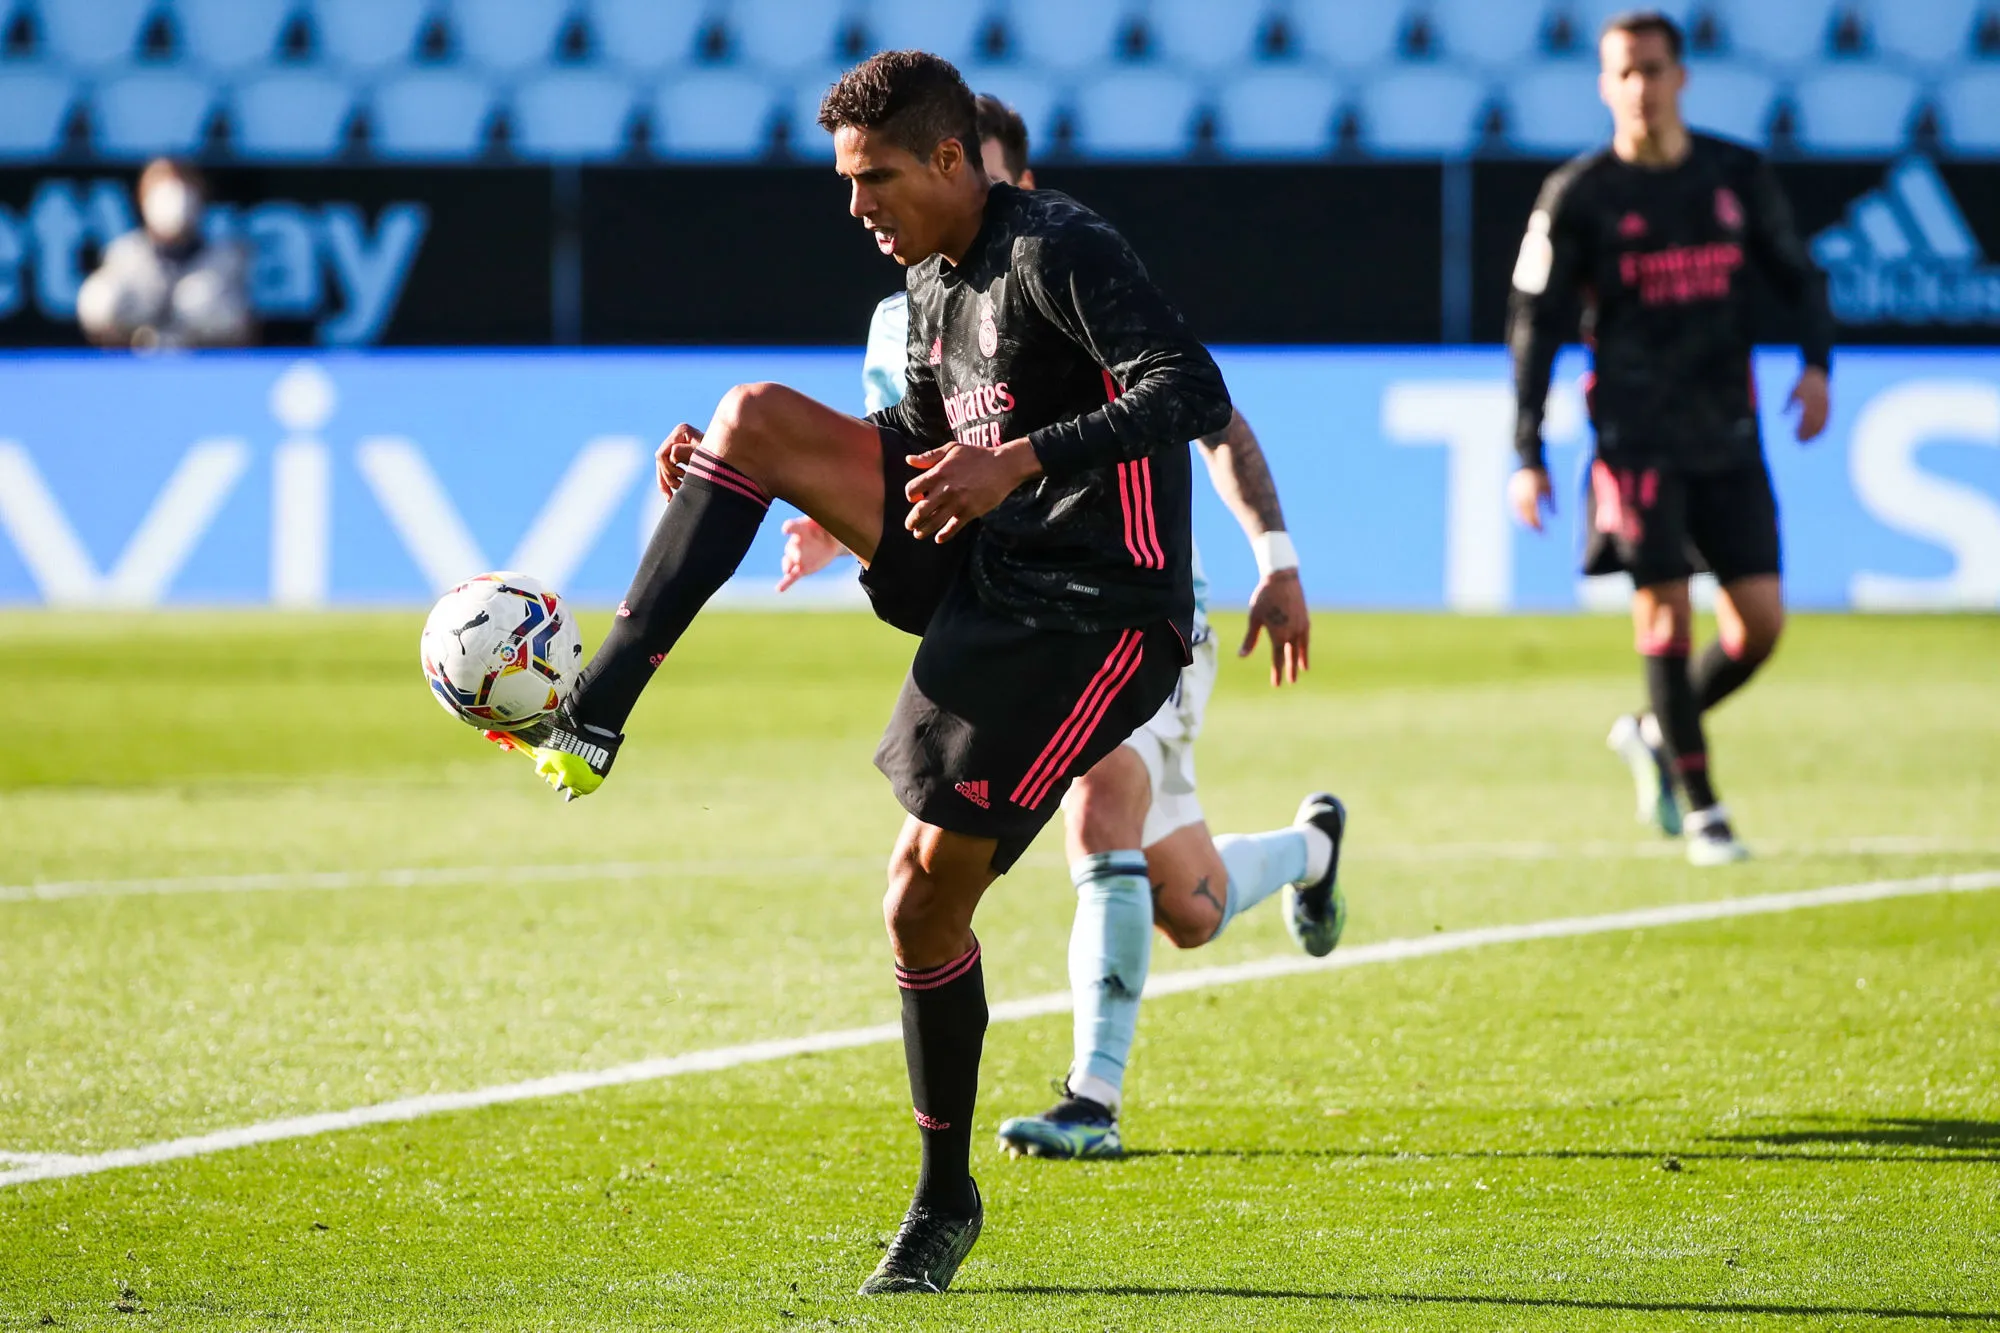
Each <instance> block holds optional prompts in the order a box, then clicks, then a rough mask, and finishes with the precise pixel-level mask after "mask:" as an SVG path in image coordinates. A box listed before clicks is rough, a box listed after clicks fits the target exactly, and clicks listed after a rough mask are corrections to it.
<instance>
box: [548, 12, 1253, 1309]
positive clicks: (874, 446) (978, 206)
mask: <svg viewBox="0 0 2000 1333" xmlns="http://www.w3.org/2000/svg"><path fill="white" fill-rule="evenodd" d="M820 124H821V125H823V126H824V127H825V128H826V129H828V130H829V131H831V132H832V133H833V136H834V153H835V168H836V170H838V171H839V173H840V175H841V176H842V177H844V178H845V179H846V180H847V181H848V182H849V183H850V185H851V187H852V197H851V201H850V204H849V210H848V211H849V212H850V213H852V214H853V215H854V216H855V217H856V218H858V219H859V220H860V221H861V223H862V225H863V226H865V227H866V228H868V230H869V231H871V232H872V233H873V234H874V237H875V241H876V244H877V245H878V246H879V247H880V249H881V250H882V251H883V252H884V253H885V254H888V255H891V256H893V257H894V258H895V259H896V260H897V261H898V262H900V263H902V264H904V265H905V266H906V267H907V268H908V271H909V272H908V289H909V298H910V299H909V306H910V340H909V346H910V358H909V369H908V391H907V393H906V395H905V396H904V398H903V400H902V401H901V402H900V403H898V404H897V405H896V406H895V407H892V408H889V409H887V410H885V411H882V412H878V413H876V414H874V415H873V416H872V417H869V418H868V419H866V420H860V419H856V418H854V417H850V416H847V415H845V414H844V413H840V412H836V411H834V410H833V409H832V408H829V407H825V406H822V405H821V404H819V403H816V402H813V401H811V400H810V399H807V398H805V397H803V396H802V395H800V394H798V393H795V392H793V391H791V390H789V389H785V388H781V387H779V386H777V385H773V384H759V385H746V386H740V387H738V388H735V389H732V390H731V391H730V392H729V393H728V394H727V395H726V396H725V397H724V398H723V400H722V403H721V405H720V406H719V407H718V408H717V409H716V412H715V416H714V418H713V419H712V420H711V421H710V423H709V427H708V430H707V431H706V432H703V431H699V430H696V429H694V428H693V427H692V426H688V425H681V426H678V427H676V428H675V429H674V431H673V433H672V434H671V435H669V436H668V438H667V440H666V442H665V443H664V444H663V445H662V446H661V447H660V453H659V474H660V483H661V485H662V486H663V487H664V488H665V489H666V490H667V491H668V493H669V494H670V495H671V496H672V500H671V502H670V503H669V504H668V505H667V510H666V514H665V516H664V517H663V518H662V519H661V521H660V525H659V527H658V528H657V529H656V530H655V531H654V534H653V538H652V541H651V544H650V545H649V546H648V548H647V552H646V555H645V556H644V557H643V559H642V560H641V562H640V568H639V572H638V574H637V576H636V577H635V579H634V580H633V583H632V587H631V590H630V592H629V593H628V594H627V597H626V600H625V602H624V604H623V606H621V607H620V612H619V615H618V617H617V618H616V619H615V620H614V621H613V622H612V627H611V630H610V632H609V633H608V634H607V635H606V636H605V640H604V642H603V644H602V645H601V646H600V647H599V649H598V651H597V655H596V656H595V657H594V658H593V659H592V660H591V663H590V665H589V666H588V667H587V668H585V670H584V672H583V674H582V677H581V678H580V680H579V681H578V684H577V688H576V691H575V692H574V694H573V695H572V696H571V698H570V701H569V704H568V705H567V707H566V708H565V709H564V710H563V712H561V713H559V714H557V715H556V716H555V718H554V719H553V720H552V721H551V722H550V723H549V724H548V725H546V726H543V727H539V728H537V729H535V731H534V732H533V733H531V734H530V735H528V736H526V737H524V738H523V739H522V740H521V741H520V742H519V744H520V746H521V747H522V748H524V749H526V750H527V752H528V753H529V755H530V756H531V757H532V758H533V759H534V760H535V764H536V767H537V769H538V771H540V772H541V773H542V774H543V776H544V777H545V778H546V779H547V780H548V781H549V782H550V783H551V784H552V785H554V786H556V787H558V788H559V789H561V790H563V791H565V793H571V794H576V795H583V794H587V793H589V792H591V791H594V790H596V788H597V786H598V785H599V784H600V783H601V782H602V781H603V780H604V777H605V775H606V774H607V773H608V772H609V771H610V769H611V765H612V762H613V760H614V759H615V758H616V755H617V750H618V746H619V742H620V740H621V739H622V738H621V736H620V734H619V733H620V729H621V728H622V727H623V726H624V723H625V719H626V717H627V715H628V714H629V713H630V712H631V710H632V707H633V705H634V703H636V702H637V700H638V697H639V694H640V691H642V690H643V689H644V688H645V686H646V683H647V681H649V680H650V679H651V678H652V675H653V673H654V671H655V670H656V668H657V667H658V666H659V664H660V662H661V661H663V660H664V659H665V657H666V656H667V654H668V653H669V652H670V651H671V650H672V648H673V645H674V642H675V641H676V640H677V639H678V638H679V637H680V635H681V633H682V632H683V631H684V630H685V629H686V628H687V626H688V624H689V623H690V622H691V621H692V620H693V619H694V617H695V615H696V614H697V613H698V612H699V611H700V609H701V607H702V605H703V604H704V603H705V602H706V601H707V600H708V598H709V597H710V596H711V595H713V594H714V593H715V591H716V590H717V589H718V588H720V587H721V586H722V584H723V583H724V582H725V581H726V580H727V579H728V578H729V577H730V575H731V574H732V573H733V572H734V571H735V569H736V566H737V564H738V562H740V561H741V560H742V558H743V555H744V553H745V552H746V551H747V550H748V549H749V546H750V542H751V539H752V538H753V537H754V536H755V535H756V532H757V528H758V526H759V525H760V524H761V523H762V522H763V518H764V513H765V510H766V509H767V508H768V507H769V504H770V501H771V499H772V497H774V496H775V497H782V498H783V499H785V500H787V501H789V502H790V503H792V504H794V505H796V506H798V507H799V508H800V509H801V510H803V511H804V512H805V513H806V514H807V515H808V516H810V517H811V518H813V519H814V520H816V521H817V522H818V523H819V524H820V525H821V526H823V527H824V528H826V529H827V531H828V532H830V533H832V534H833V536H834V537H835V538H836V539H837V540H838V541H840V542H841V544H842V545H844V546H846V547H847V548H848V549H849V550H851V551H853V552H855V553H856V554H857V555H858V556H860V557H861V559H862V561H863V562H864V563H865V564H866V565H867V567H868V568H867V572H866V573H865V574H864V575H863V584H864V586H865V587H866V588H867V590H868V593H869V596H870V598H871V600H872V601H873V603H874V607H875V611H876V614H877V615H878V616H880V617H881V618H882V619H883V620H886V621H888V622H889V623H890V624H892V625H895V626H897V627H899V628H901V629H905V630H908V631H910V632H912V633H915V634H919V635H921V636H922V642H921V643H920V644H919V645H918V647H917V651H916V657H915V659H914V661H913V662H912V663H911V666H910V674H909V677H908V679H907V680H906V681H905V682H904V685H903V691H902V695H901V697H900V698H899V699H898V700H897V703H896V709H895V714H894V716H893V717H892V718H891V720H890V723H889V726H888V729H887V732H886V733H885V734H884V736H883V738H882V743H881V746H880V748H879V749H878V750H877V752H876V756H875V762H876V764H877V766H878V767H880V768H881V770H882V771H883V773H884V774H885V775H886V776H887V777H888V779H889V782H890V785H891V787H892V788H893V789H894V791H895V793H896V795H897V797H898V799H900V800H901V801H902V803H903V806H904V808H905V809H906V810H907V811H908V812H909V818H908V819H907V820H906V821H905V822H904V825H903V830H902V833H901V835H900V836H899V838H898V839H897V843H896V848H895V851H894V852H893V853H892V854H891V858H890V863H889V888H888V894H887V897H886V899H885V900H884V903H883V912H884V916H885V918H886V920H887V924H888V928H889V939H890V944H891V947H892V950H893V952H894V954H895V963H896V980H897V984H898V985H899V986H900V987H901V990H902V1003H903V1046H904V1054H905V1057H906V1059H907V1061H908V1064H909V1072H910V1091H911V1095H912V1099H913V1101H914V1102H915V1108H914V1109H915V1115H916V1121H917V1126H918V1132H919V1135H920V1137H921V1141H922V1147H923V1159H922V1166H921V1169H920V1172H919V1175H918V1181H917V1188H916V1197H915V1199H914V1200H913V1201H912V1202H911V1204H910V1208H909V1212H908V1214H907V1215H906V1216H905V1218H904V1220H903V1225H902V1227H901V1229H900V1230H899V1231H898V1232H897V1234H896V1238H895V1240H894V1241H893V1242H892V1243H891V1244H890V1246H889V1249H888V1253H887V1254H885V1255H884V1256H883V1258H882V1262H881V1265H880V1266H879V1267H878V1268H877V1269H876V1270H875V1273H874V1275H873V1276H871V1277H870V1278H869V1279H868V1280H867V1282H866V1283H864V1284H863V1286H862V1288H861V1290H862V1292H863V1293H864V1294H873V1293H878V1292H902V1291H911V1292H938V1291H942V1290H944V1288H945V1287H946V1286H948V1285H949V1284H950V1282H951V1279H952V1276H953V1274H954V1273H956V1272H957V1271H958V1266H959V1264H960V1263H961V1262H962V1261H963V1260H964V1258H965V1256H966V1253H967V1252H968V1251H969V1250H970V1249H971V1248H972V1244H973V1241H974V1240H975V1239H976V1238H977V1237H978V1235H979V1227H980V1221H981V1215H982V1210H981V1206H980V1201H979V1190H978V1187H977V1186H976V1185H974V1183H973V1180H972V1174H971V1170H970V1167H969V1159H970V1152H971V1142H972V1115H973V1106H974V1101H975V1098H976V1092H977V1088H978V1082H979V1056H980V1046H981V1043H982V1041H983V1039H984V1036H985V1031H986V989H985V984H984V981H983V978H982V974H981V971H980V954H979V943H978V941H977V939H975V938H974V936H973V933H972V917H973V911H974V909H975V908H976V907H977V906H978V903H979V899H980V896H981V895H982V894H983V893H984V892H985V891H986V889H987V887H988V886H989V885H991V884H992V882H993V881H994V880H995V879H996V878H998V877H999V876H1000V875H1001V874H1004V873H1005V872H1006V871H1007V869H1008V868H1009V867H1010V866H1012V865H1013V864H1014V862H1015V861H1016V860H1017V859H1018V858H1019V857H1020V855H1021V853H1022V852H1024V851H1025V850H1026V849H1027V847H1028V844H1029V843H1030V842H1032V841H1033V840H1034V837H1035V835H1036V834H1037V833H1038V832H1040V830H1041V828H1042V826H1043V825H1044V824H1046V823H1047V822H1048V821H1049V819H1050V818H1051V817H1052V816H1053V815H1054V813H1055V811H1056V809H1057V807H1058V806H1059V805H1060V804H1061V803H1062V799H1063V794H1064V792H1066V791H1067V790H1068V788H1069V784H1070V782H1071V780H1072V779H1073V778H1074V777H1075V776H1076V775H1077V774H1079V773H1086V772H1088V771H1089V770H1090V769H1091V768H1092V767H1093V766H1095V765H1096V764H1097V762H1098V761H1099V760H1101V759H1102V758H1104V756H1105V755H1107V754H1109V753H1110V752H1111V751H1112V750H1113V749H1115V748H1116V747H1117V746H1118V745H1119V744H1120V743H1121V742H1122V741H1123V740H1124V739H1125V738H1126V737H1127V736H1129V735H1131V734H1132V732H1133V731H1134V730H1136V729H1137V728H1138V727H1139V726H1140V725H1141V724H1143V723H1144V722H1145V721H1146V719H1147V718H1149V717H1151V716H1152V715H1153V713H1154V712H1155V711H1157V710H1158V708H1159V706H1160V704H1161V703H1163V702H1164V701H1165V700H1166V698H1167V696H1168V695H1169V694H1171V693H1172V692H1173V688H1174V685H1175V682H1176V681H1178V680H1179V678H1180V671H1181V667H1182V666H1183V665H1185V663H1186V662H1187V660H1188V645H1189V644H1190V643H1192V642H1193V638H1194V587H1193V574H1192V570H1191V567H1190V563H1189V534H1188V525H1189V513H1188V496H1189V488H1190V485H1191V482H1192V478H1191V476H1190V471H1191V469H1190V463H1189V458H1188V449H1187V441H1188V440H1190V439H1193V438H1195V437H1197V436H1201V435H1206V434H1208V433H1210V432H1212V431H1217V430H1220V429H1222V427H1223V426H1224V425H1225V424H1226V423H1227V422H1228V420H1229V416H1230V406H1229V395H1228V392H1227V390H1226V389H1225V388H1224V386H1223V382H1222V375H1221V372H1219V371H1218V370H1217V369H1216V367H1215V362H1214V361H1213V360H1212V359H1211V358H1210V357H1209V355H1208V352H1207V350H1206V349H1204V348H1203V347H1202V345H1201V344H1200V342H1198V341H1197V340H1196V339H1195V338H1194V336H1193V335H1192V334H1191V333H1190V332H1189V331H1188V329H1187V326H1186V324H1185V323H1184V322H1183V321H1182V320H1181V317H1180V315H1179V314H1178V313H1177V312H1176V311H1175V310H1174V308H1173V307H1172V306H1171V305H1169V304H1168V303H1167V301H1166V300H1165V298H1164V297H1162V296H1161V294H1160V293H1159V291H1158V289H1157V288H1155V287H1154V285H1153V283H1152V281H1151V279H1149V278H1148V277H1147V275H1146V271H1145V269H1144V268H1143V267H1141V266H1140V264H1139V261H1138V259H1137V258H1136V257H1134V255H1133V254H1132V251H1131V249H1130V247H1128V246H1127V245H1126V244H1125V241H1124V239H1123V238H1122V237H1120V236H1119V235H1118V233H1117V232H1116V231H1114V230H1113V229H1112V228H1111V227H1110V225H1109V224H1107V223H1106V222H1105V221H1104V220H1103V219H1101V218H1099V217H1097V216H1096V215H1095V214H1093V213H1091V212H1089V211H1088V210H1086V209H1084V208H1082V207H1080V206H1079V205H1077V204H1076V203H1074V202H1073V201H1071V200H1069V199H1067V198H1064V197H1063V196H1061V195H1057V194H1050V193H1028V192H1025V191H1022V190H1017V189H1015V188H1014V187H1012V186H1010V185H1007V184H1005V183H1004V182H1002V183H994V182H992V181H991V180H989V178H988V177H987V175H986V172H985V169H984V167H983V166H982V165H981V162H980V159H979V156H978V154H977V152H976V151H975V150H974V148H973V146H975V145H977V143H978V142H979V140H978V135H977V132H976V130H975V120H974V109H973V99H972V93H971V91H970V90H968V89H967V88H966V86H965V81H964V80H963V79H962V78H960V77H959V74H958V71H957V70H956V69H954V68H953V67H952V66H951V65H950V64H949V63H947V62H946V61H944V60H941V59H939V58H938V57H936V56H932V55H926V54H924V53H921V52H916V51H891V52H885V53H883V54H881V55H878V56H875V57H873V58H871V59H869V60H867V61H865V62H863V63H862V64H861V65H859V66H857V67H855V68H854V69H852V70H850V71H849V72H848V73H847V74H846V75H844V76H843V77H842V78H841V80H840V82H839V83H837V84H836V85H835V86H834V87H833V88H832V90H831V91H829V92H828V93H827V95H826V99H825V101H824V102H823V103H822V104H821V107H820ZM1126 857H1127V858H1128V860H1130V861H1132V862H1136V861H1137V860H1138V859H1139V857H1140V852H1139V849H1138V848H1137V847H1136V846H1135V847H1132V848H1129V849H1127V850H1126Z"/></svg>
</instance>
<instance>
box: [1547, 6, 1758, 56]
mask: <svg viewBox="0 0 2000 1333" xmlns="http://www.w3.org/2000/svg"><path fill="white" fill-rule="evenodd" d="M1740 2H1742V0H1739V3H1740ZM1555 3H1556V7H1557V8H1559V9H1560V10H1562V11H1563V12H1564V13H1566V14H1568V15H1569V17H1570V22H1571V23H1572V24H1574V25H1575V27H1576V35H1577V39H1578V42H1579V44H1580V45H1582V46H1583V47H1584V48H1585V49H1586V50H1589V49H1591V48H1594V47H1595V46H1596V44H1597V34H1598V33H1600V32H1602V31H1603V30H1604V25H1605V23H1606V22H1608V21H1609V20H1611V19H1614V18H1616V17H1617V16H1618V15H1620V14H1629V13H1631V12H1632V11H1633V10H1635V9H1657V10H1659V11H1660V12H1661V13H1662V14H1665V15H1666V16H1667V17H1668V18H1670V19H1672V20H1673V21H1674V22H1676V23H1678V24H1680V25H1681V31H1682V32H1686V31H1688V30H1689V29H1690V28H1692V27H1693V26H1694V19H1695V15H1696V14H1697V13H1698V12H1700V11H1701V10H1702V9H1704V8H1713V5H1712V4H1706V5H1705V4H1703V3H1701V0H1646V3H1644V4H1640V3H1635V0H1555ZM1748 3H1750V4H1764V5H1768V6H1770V7H1772V8H1774V9H1790V8H1796V6H1797V0H1748Z"/></svg>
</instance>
